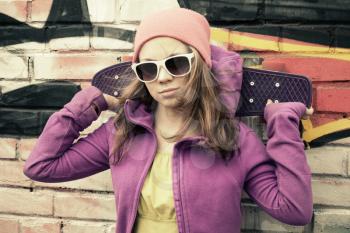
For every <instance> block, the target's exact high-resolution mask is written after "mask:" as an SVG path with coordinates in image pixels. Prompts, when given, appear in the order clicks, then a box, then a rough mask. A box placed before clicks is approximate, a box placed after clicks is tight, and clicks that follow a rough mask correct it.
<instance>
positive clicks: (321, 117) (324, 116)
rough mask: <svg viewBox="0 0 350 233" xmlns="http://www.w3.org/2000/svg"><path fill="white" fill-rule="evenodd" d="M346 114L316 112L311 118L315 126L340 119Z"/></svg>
mask: <svg viewBox="0 0 350 233" xmlns="http://www.w3.org/2000/svg"><path fill="white" fill-rule="evenodd" d="M343 116H344V114H342V113H314V114H312V115H311V117H310V119H311V121H312V125H313V127H317V126H320V125H323V124H327V123H329V122H333V121H336V120H339V119H343Z"/></svg>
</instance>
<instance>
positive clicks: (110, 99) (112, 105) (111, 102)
mask: <svg viewBox="0 0 350 233" xmlns="http://www.w3.org/2000/svg"><path fill="white" fill-rule="evenodd" d="M103 97H104V98H105V100H106V102H107V105H108V110H111V111H115V110H116V108H117V106H118V104H119V101H118V99H117V98H115V97H114V96H111V95H108V94H104V93H103Z"/></svg>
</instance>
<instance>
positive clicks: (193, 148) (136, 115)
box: [23, 46, 312, 233]
mask: <svg viewBox="0 0 350 233" xmlns="http://www.w3.org/2000/svg"><path fill="white" fill-rule="evenodd" d="M212 61H213V68H212V71H213V73H214V74H216V75H217V76H218V78H219V80H220V82H222V83H221V84H220V85H225V86H226V87H227V92H225V93H222V94H221V97H222V98H223V101H224V102H225V103H226V104H227V105H229V106H230V108H231V109H235V107H237V103H238V99H239V91H240V86H241V81H242V76H241V75H242V73H241V71H242V60H241V58H240V57H239V55H238V54H237V53H235V52H230V51H226V50H224V49H221V48H219V47H216V46H212ZM225 67H231V68H232V69H234V70H236V71H238V72H234V73H232V72H231V74H230V72H219V71H220V69H221V70H222V68H225ZM94 104H95V105H96V106H97V107H98V111H97V112H96V111H95V109H94V107H93V105H94ZM106 109H107V103H106V101H105V100H104V98H103V95H102V93H101V91H100V90H98V89H97V88H96V87H93V86H91V87H88V88H85V89H83V90H81V91H80V92H78V93H77V94H76V95H75V96H74V97H73V98H72V100H71V101H70V102H69V103H67V104H66V105H64V107H63V108H62V109H61V110H59V111H58V112H56V113H54V114H53V115H52V116H51V117H50V118H49V120H48V121H47V123H46V126H45V128H44V130H43V132H42V134H41V135H40V137H39V138H38V141H37V143H36V145H35V147H34V149H33V151H32V152H31V154H30V156H29V158H28V160H27V161H26V163H25V167H24V170H23V171H24V173H25V175H26V176H28V177H30V178H31V179H33V180H37V181H41V182H64V181H70V180H76V179H80V178H83V177H87V176H91V175H93V174H95V173H98V172H101V171H104V170H106V169H111V175H112V183H113V189H114V192H115V200H116V209H117V227H116V232H117V233H131V232H132V228H133V225H134V221H135V218H136V214H137V208H138V203H139V196H140V191H141V188H142V185H143V181H144V180H145V177H146V174H147V173H148V170H149V168H150V166H151V164H152V161H153V159H154V156H155V152H156V150H157V140H156V136H155V132H154V129H153V114H152V113H151V112H148V111H147V108H146V107H145V106H144V105H143V104H142V103H140V102H138V101H137V100H128V101H127V102H126V104H125V105H124V109H125V114H126V117H127V120H129V121H130V122H132V123H134V124H136V125H138V126H141V127H143V128H144V129H145V130H144V131H142V133H140V134H137V135H136V136H135V137H134V138H133V142H132V147H131V148H130V149H129V151H128V154H127V155H126V156H124V158H123V159H122V161H121V162H120V163H119V164H118V165H113V164H112V160H111V159H110V158H109V156H110V152H111V148H112V145H113V143H114V139H113V136H114V135H115V132H116V130H117V129H116V128H115V126H114V124H113V121H112V120H113V118H112V117H111V118H110V119H109V120H108V121H107V122H106V123H103V124H102V125H101V126H100V127H99V128H97V129H96V130H95V131H94V132H92V133H90V134H88V135H87V136H86V137H85V138H80V139H79V140H77V141H76V142H75V143H74V144H73V142H74V140H75V139H76V138H78V137H79V132H80V131H82V130H84V129H85V128H87V127H88V126H89V125H90V124H91V123H92V122H93V121H94V120H96V119H97V118H98V116H99V114H100V112H101V111H103V110H106ZM305 110H306V107H305V105H304V104H302V103H297V102H293V103H292V102H288V103H277V104H270V105H268V106H266V107H265V112H264V118H265V120H266V121H267V133H268V137H269V140H268V142H267V145H266V146H265V145H264V144H263V143H262V142H261V140H260V139H259V138H258V136H257V135H256V134H255V132H254V131H253V130H252V129H250V128H249V127H248V126H246V125H245V124H244V123H242V122H240V123H239V140H238V144H239V147H240V149H239V151H238V153H236V154H235V156H234V157H233V158H232V159H231V160H230V161H229V162H228V163H227V164H225V162H224V161H223V160H222V159H221V158H220V157H218V156H216V155H215V152H213V151H211V150H208V149H206V148H205V147H203V146H202V145H203V143H201V142H202V141H203V140H205V138H204V137H202V136H196V137H188V138H184V139H182V140H181V141H179V142H177V143H176V144H175V145H174V149H173V159H172V179H173V194H174V204H175V205H174V206H175V212H176V219H177V223H178V228H179V232H180V233H190V232H191V233H200V232H201V233H206V232H207V233H213V232H215V233H238V232H240V223H241V194H242V190H245V191H246V193H247V194H248V195H249V196H250V198H251V199H252V200H254V201H255V202H256V203H257V204H258V205H259V206H260V207H261V208H262V209H263V210H264V211H266V212H267V213H268V214H270V215H271V216H273V217H274V218H276V219H278V220H280V221H282V222H284V223H287V224H292V225H305V224H307V223H309V222H310V221H311V217H312V192H311V172H310V168H309V166H308V165H307V162H306V157H305V153H304V144H303V142H302V140H301V138H300V136H299V130H298V126H299V119H300V118H301V116H302V115H303V114H304V112H305Z"/></svg>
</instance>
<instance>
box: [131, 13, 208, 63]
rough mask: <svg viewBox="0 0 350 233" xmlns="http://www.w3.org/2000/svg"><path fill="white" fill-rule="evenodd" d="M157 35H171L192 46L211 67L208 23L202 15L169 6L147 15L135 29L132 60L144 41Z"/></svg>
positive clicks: (135, 59) (135, 58)
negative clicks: (169, 7)
mask: <svg viewBox="0 0 350 233" xmlns="http://www.w3.org/2000/svg"><path fill="white" fill-rule="evenodd" d="M159 36H168V37H172V38H175V39H177V40H180V41H182V42H184V43H186V44H188V45H191V46H193V47H194V48H196V49H197V50H198V52H199V53H200V55H201V56H202V58H203V59H204V61H205V63H207V65H208V67H209V68H211V66H212V63H211V54H210V43H209V40H210V25H209V23H208V21H207V19H206V18H205V17H204V16H203V15H201V14H199V13H197V12H195V11H193V10H189V9H186V8H171V9H166V10H162V11H158V12H155V13H153V14H150V15H147V16H146V17H145V18H144V19H143V20H142V21H141V23H140V25H139V26H138V28H137V31H136V35H135V40H134V56H133V58H132V62H133V63H135V62H137V60H138V56H139V52H140V49H141V48H142V46H143V44H144V43H145V42H147V41H148V40H150V39H152V38H155V37H159Z"/></svg>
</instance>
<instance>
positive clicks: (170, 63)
mask: <svg viewBox="0 0 350 233" xmlns="http://www.w3.org/2000/svg"><path fill="white" fill-rule="evenodd" d="M165 66H166V68H167V69H168V71H169V72H170V73H172V74H173V75H184V74H186V73H187V72H188V71H189V70H190V61H189V60H188V58H187V57H185V56H183V57H181V56H180V57H174V58H170V59H168V60H167V61H166V62H165Z"/></svg>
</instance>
